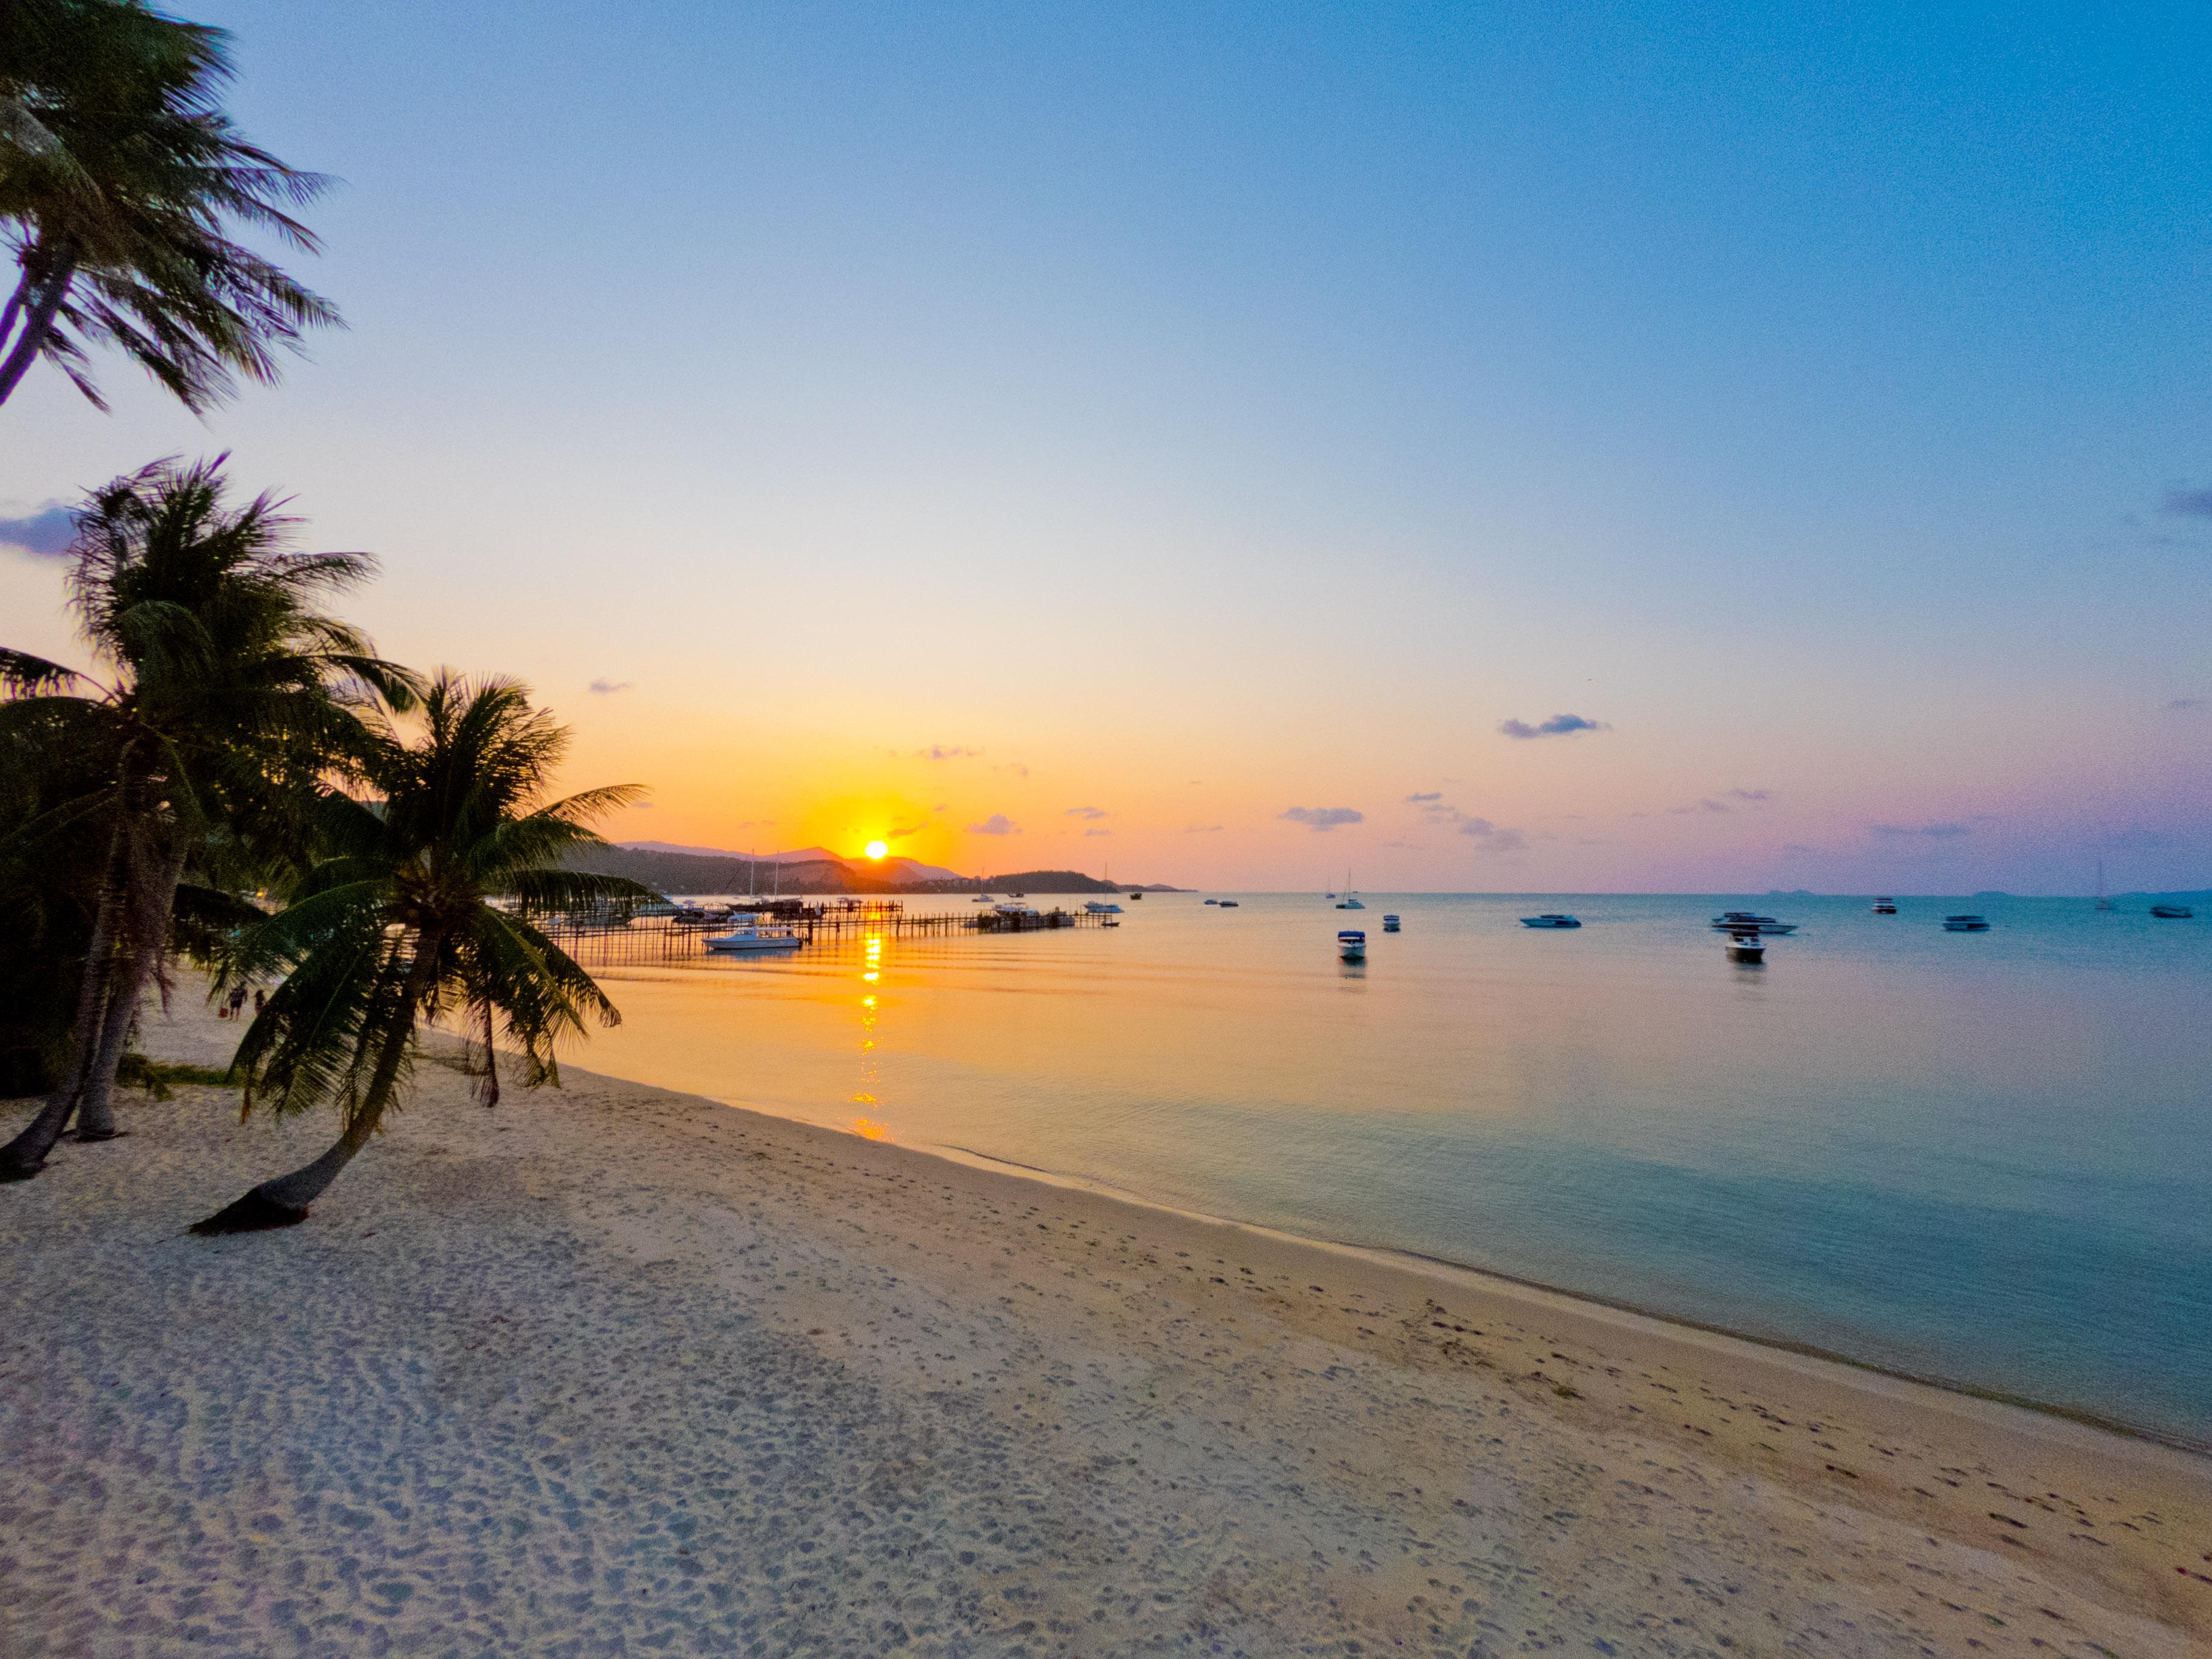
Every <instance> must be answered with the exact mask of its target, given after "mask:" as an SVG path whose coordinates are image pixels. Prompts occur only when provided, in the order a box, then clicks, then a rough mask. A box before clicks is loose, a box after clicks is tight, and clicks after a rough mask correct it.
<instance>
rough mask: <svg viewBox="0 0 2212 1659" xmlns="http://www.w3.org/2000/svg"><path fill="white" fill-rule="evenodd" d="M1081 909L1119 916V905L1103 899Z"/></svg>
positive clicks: (1093, 912) (1093, 900)
mask: <svg viewBox="0 0 2212 1659" xmlns="http://www.w3.org/2000/svg"><path fill="white" fill-rule="evenodd" d="M1208 902H1209V903H1210V902H1212V901H1211V900H1209V901H1208ZM1083 908H1085V909H1086V910H1088V911H1089V912H1090V913H1091V915H1094V916H1118V915H1121V906H1120V905H1118V904H1109V903H1107V902H1105V901H1104V900H1103V899H1092V900H1091V901H1090V902H1088V903H1086V904H1085V906H1084V907H1083Z"/></svg>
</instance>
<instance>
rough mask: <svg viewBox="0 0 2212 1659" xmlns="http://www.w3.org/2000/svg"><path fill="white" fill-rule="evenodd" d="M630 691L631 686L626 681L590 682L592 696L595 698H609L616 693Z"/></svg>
mask: <svg viewBox="0 0 2212 1659" xmlns="http://www.w3.org/2000/svg"><path fill="white" fill-rule="evenodd" d="M630 689H631V684H630V682H629V681H628V680H593V681H592V696H595V697H611V696H614V695H615V694H616V693H617V692H618V691H628V690H630Z"/></svg>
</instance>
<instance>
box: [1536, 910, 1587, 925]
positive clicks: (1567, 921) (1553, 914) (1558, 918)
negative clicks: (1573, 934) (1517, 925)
mask: <svg viewBox="0 0 2212 1659" xmlns="http://www.w3.org/2000/svg"><path fill="white" fill-rule="evenodd" d="M1521 925H1522V927H1581V926H1582V923H1581V922H1579V921H1576V920H1575V918H1574V917H1572V916H1570V915H1562V914H1561V913H1560V912H1559V911H1557V910H1547V911H1546V912H1544V914H1543V915H1541V916H1523V917H1522V918H1521Z"/></svg>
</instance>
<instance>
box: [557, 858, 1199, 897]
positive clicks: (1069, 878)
mask: <svg viewBox="0 0 2212 1659" xmlns="http://www.w3.org/2000/svg"><path fill="white" fill-rule="evenodd" d="M575 862H576V867H577V868H579V869H582V870H589V871H591V872H594V873H596V874H599V875H607V876H625V877H628V878H629V879H630V880H632V881H637V882H642V883H644V884H646V885H647V887H650V888H653V890H656V891H658V892H662V893H745V892H757V891H760V890H765V889H769V888H771V887H772V888H774V889H775V890H776V891H778V892H782V893H788V894H810V893H885V894H896V893H911V894H927V893H972V892H975V891H976V890H978V889H979V888H980V889H981V890H982V891H984V892H987V893H1005V892H1019V893H1125V892H1126V893H1134V892H1146V893H1178V892H1182V891H1183V889H1182V888H1179V887H1171V886H1170V885H1168V884H1165V883H1164V882H1152V883H1143V882H1120V883H1116V882H1110V881H1105V880H1102V879H1100V878H1097V877H1096V876H1086V875H1083V874H1081V873H1080V872H1077V871H1073V870H1023V871H1017V872H1013V873H1012V874H1007V875H994V876H982V877H967V876H927V877H910V876H888V875H885V874H882V873H878V872H877V871H876V870H875V869H874V868H872V866H869V865H868V864H866V862H865V861H863V860H856V859H841V858H837V857H835V856H834V855H833V856H828V857H822V858H810V859H804V860H793V859H790V858H784V859H781V860H778V859H774V858H761V859H757V860H756V859H750V858H740V857H736V856H733V855H726V854H700V853H672V852H663V851H659V850H652V849H647V848H632V847H607V848H593V849H592V851H590V852H588V853H586V854H580V855H579V857H578V858H577V860H576V861H575Z"/></svg>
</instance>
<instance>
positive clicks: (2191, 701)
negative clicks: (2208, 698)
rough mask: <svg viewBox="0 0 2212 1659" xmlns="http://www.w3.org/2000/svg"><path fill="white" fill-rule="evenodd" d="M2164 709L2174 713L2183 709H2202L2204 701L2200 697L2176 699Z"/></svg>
mask: <svg viewBox="0 0 2212 1659" xmlns="http://www.w3.org/2000/svg"><path fill="white" fill-rule="evenodd" d="M2166 707H2167V708H2170V709H2173V710H2176V711H2179V710H2180V709H2184V708H2203V707H2204V699H2203V698H2202V697H2176V698H2175V699H2174V700H2173V701H2172V702H2170V703H2168V704H2166Z"/></svg>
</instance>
